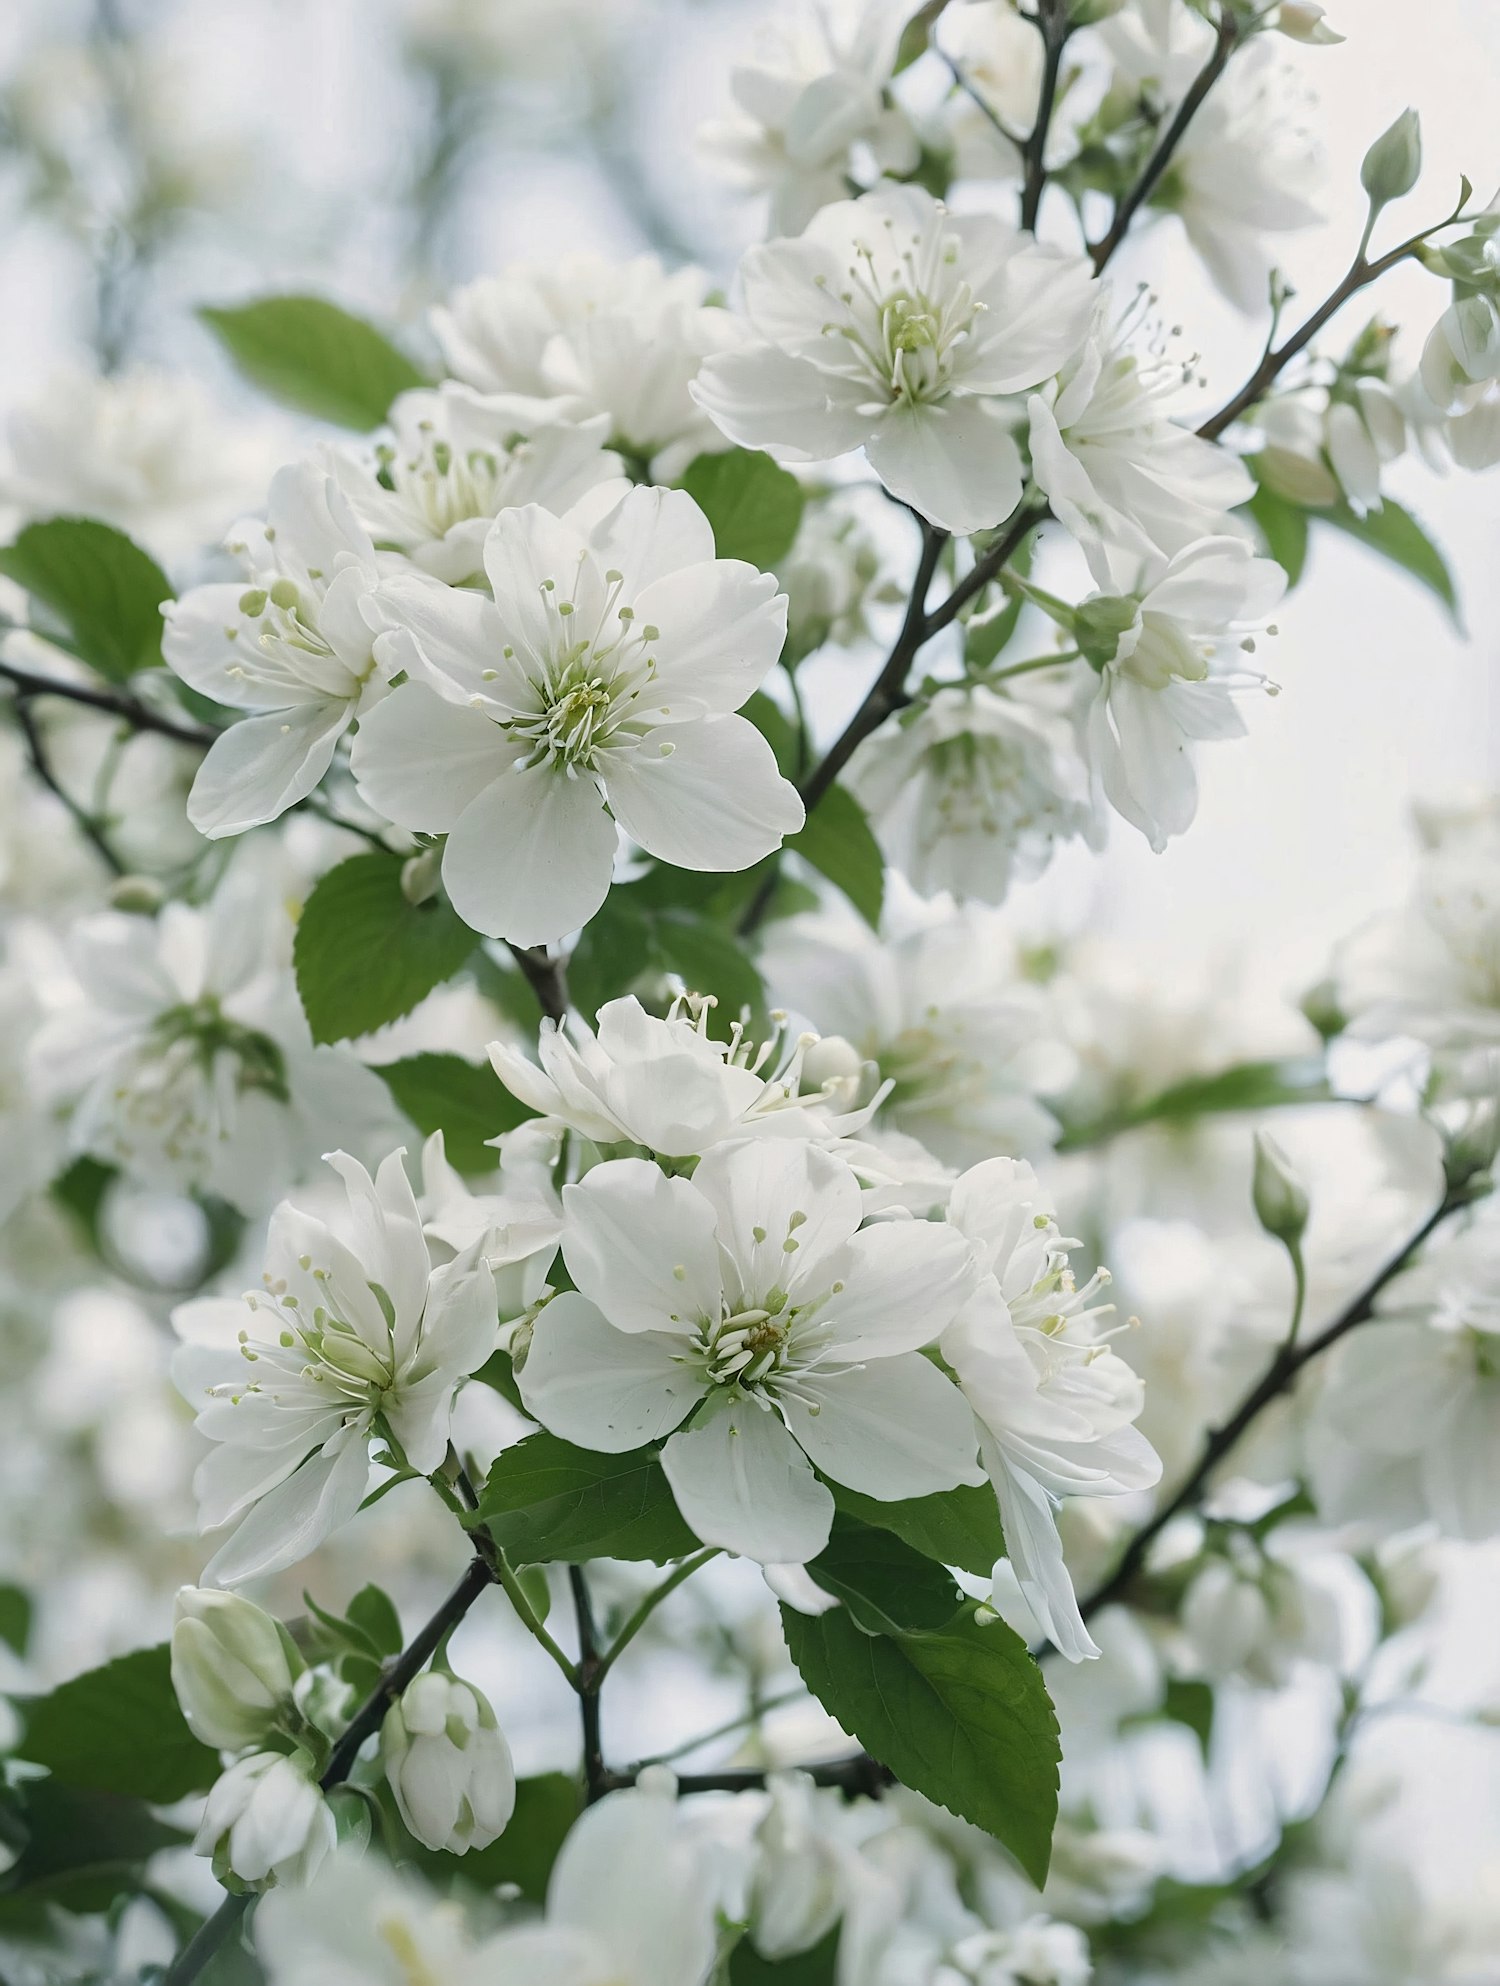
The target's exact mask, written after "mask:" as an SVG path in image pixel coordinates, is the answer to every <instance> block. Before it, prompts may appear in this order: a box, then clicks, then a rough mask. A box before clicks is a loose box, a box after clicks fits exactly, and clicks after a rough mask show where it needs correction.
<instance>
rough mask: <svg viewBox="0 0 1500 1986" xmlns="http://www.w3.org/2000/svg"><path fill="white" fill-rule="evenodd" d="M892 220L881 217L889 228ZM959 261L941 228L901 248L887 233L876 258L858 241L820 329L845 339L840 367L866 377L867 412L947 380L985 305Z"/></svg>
mask: <svg viewBox="0 0 1500 1986" xmlns="http://www.w3.org/2000/svg"><path fill="white" fill-rule="evenodd" d="M894 225H895V224H894V222H890V221H888V222H887V223H886V226H887V228H888V229H890V230H892V232H894ZM893 252H894V266H893V264H892V255H893ZM957 260H958V244H957V242H956V241H955V240H954V239H953V238H952V237H951V236H949V235H946V234H944V233H942V232H940V231H937V232H934V233H932V234H931V235H929V236H926V237H924V236H922V235H916V234H914V235H912V236H911V237H910V239H909V240H908V242H907V243H906V244H905V245H904V246H903V247H901V248H900V249H896V246H895V243H894V240H892V241H891V242H888V243H887V244H886V245H885V250H884V253H883V255H882V256H881V257H880V259H879V261H877V255H876V251H875V249H874V248H873V247H871V246H870V245H869V244H867V243H864V242H861V243H860V244H858V246H857V247H856V249H855V260H854V261H853V262H852V263H851V264H850V265H849V283H848V286H847V287H846V288H844V289H841V290H839V291H838V292H836V295H837V300H838V303H839V306H840V313H841V314H840V315H839V316H838V317H837V318H835V319H833V320H831V321H830V322H829V323H827V324H825V325H824V326H823V335H824V337H825V338H829V339H839V340H842V341H845V342H846V343H847V346H848V360H847V361H846V362H844V363H840V364H838V370H839V371H841V372H852V373H853V374H854V375H855V376H857V377H859V378H861V379H864V380H867V381H868V382H869V384H870V385H871V387H872V388H873V389H874V393H875V398H874V402H873V404H872V406H871V408H870V410H869V411H871V412H872V413H874V412H883V411H884V410H885V409H886V408H887V407H889V406H891V405H896V404H903V403H904V404H906V405H908V406H913V405H921V404H922V403H924V402H927V401H931V400H938V399H941V398H942V397H943V396H944V395H945V394H946V393H947V392H948V391H949V389H950V387H951V386H952V384H953V374H954V368H955V360H956V358H957V356H958V354H959V352H960V350H961V348H962V346H963V345H964V343H965V342H966V340H967V339H968V337H969V334H970V332H971V330H972V328H973V325H974V322H975V320H976V318H977V317H978V316H979V314H980V312H981V310H982V309H983V305H982V304H980V303H978V302H977V301H976V300H975V297H974V293H973V291H972V290H971V289H970V288H969V285H968V284H967V283H965V282H963V281H962V280H961V279H959V278H957V277H956V276H955V275H954V274H953V265H954V264H955V263H956V262H957ZM818 281H819V285H820V287H823V288H825V289H826V288H828V285H827V284H826V282H825V281H824V279H823V278H821V277H820V278H819V279H818ZM829 293H830V295H833V294H835V293H834V292H832V291H831V290H830V292H829Z"/></svg>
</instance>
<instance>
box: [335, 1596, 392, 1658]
mask: <svg viewBox="0 0 1500 1986" xmlns="http://www.w3.org/2000/svg"><path fill="white" fill-rule="evenodd" d="M348 1616H349V1619H350V1620H351V1621H353V1623H354V1625H355V1626H356V1627H357V1628H359V1629H361V1630H362V1631H363V1632H364V1633H365V1634H366V1635H368V1636H369V1639H370V1641H371V1642H372V1644H373V1645H374V1647H375V1650H376V1652H377V1653H378V1654H380V1655H399V1654H400V1653H401V1650H402V1648H403V1647H404V1646H405V1639H404V1637H403V1635H402V1633H401V1616H400V1615H399V1614H398V1613H397V1612H396V1607H395V1602H394V1601H393V1600H392V1599H391V1596H390V1595H389V1594H388V1593H386V1592H383V1591H382V1590H381V1588H380V1587H379V1586H376V1585H374V1584H373V1583H372V1584H371V1585H369V1586H361V1587H360V1589H359V1591H358V1592H357V1593H356V1594H355V1596H354V1598H353V1599H352V1600H351V1601H350V1602H349V1607H348Z"/></svg>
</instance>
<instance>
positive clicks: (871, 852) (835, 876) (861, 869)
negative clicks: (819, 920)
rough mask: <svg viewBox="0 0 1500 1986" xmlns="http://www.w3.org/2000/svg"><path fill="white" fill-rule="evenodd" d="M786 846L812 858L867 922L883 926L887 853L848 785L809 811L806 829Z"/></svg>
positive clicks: (830, 792)
mask: <svg viewBox="0 0 1500 1986" xmlns="http://www.w3.org/2000/svg"><path fill="white" fill-rule="evenodd" d="M786 846H787V847H788V848H790V849H791V850H792V851H793V852H794V853H795V854H797V855H800V856H801V857H802V859H803V860H804V861H805V862H811V864H812V866H813V867H814V868H815V869H816V870H817V871H818V873H819V875H822V876H826V877H827V878H828V880H829V882H830V883H832V884H833V885H834V887H835V888H836V889H840V890H842V891H843V892H844V895H845V896H846V897H848V899H849V901H850V902H851V903H852V904H853V905H854V908H855V909H856V910H857V911H858V912H859V914H860V916H861V917H863V918H864V920H865V922H866V923H867V924H871V925H873V926H875V928H876V929H877V930H878V929H879V926H880V910H881V905H882V904H883V902H884V900H885V857H884V856H883V855H882V854H881V852H880V844H879V843H878V842H877V841H876V839H875V836H874V835H873V834H872V833H871V831H870V823H869V821H868V819H867V818H866V816H865V810H864V808H863V807H862V806H861V805H860V804H859V802H858V800H856V799H855V797H854V795H853V794H852V793H851V792H850V791H849V789H848V787H847V786H830V787H829V789H828V791H827V792H826V793H825V794H824V795H823V797H822V799H821V800H820V801H819V802H818V804H817V806H816V807H814V808H813V810H812V812H811V813H810V814H809V815H808V817H807V825H806V827H804V828H799V829H798V830H797V832H796V833H795V834H790V835H788V836H787V838H786Z"/></svg>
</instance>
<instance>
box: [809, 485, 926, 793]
mask: <svg viewBox="0 0 1500 1986" xmlns="http://www.w3.org/2000/svg"><path fill="white" fill-rule="evenodd" d="M947 542H948V534H947V532H946V531H940V530H939V529H938V528H937V526H936V525H934V524H928V523H927V522H926V521H925V520H924V521H923V523H922V552H921V556H920V558H919V559H918V561H917V572H916V577H915V579H914V580H913V581H912V588H911V597H910V598H909V599H908V601H907V603H906V618H905V620H904V621H903V622H902V624H901V632H900V634H899V635H897V637H896V642H895V646H894V647H893V648H892V649H891V652H890V654H889V655H888V656H887V657H886V659H885V664H884V666H883V668H882V669H881V671H880V674H879V675H878V676H877V677H876V678H875V681H874V682H873V683H872V684H871V685H870V688H869V692H868V693H867V695H866V697H865V700H864V702H863V703H862V704H861V705H860V706H859V709H858V710H857V711H855V713H854V715H853V716H852V717H851V718H850V720H849V722H848V723H847V724H846V725H845V727H844V730H843V732H842V734H841V735H840V737H838V738H837V739H836V740H835V742H834V743H833V744H832V745H831V746H830V747H829V749H828V752H827V754H826V756H825V757H824V759H823V761H822V763H821V764H820V765H819V766H818V767H817V769H816V770H815V771H814V772H813V773H812V775H811V776H810V777H809V778H808V779H807V780H806V781H804V783H803V785H802V788H801V792H802V803H803V805H804V806H805V807H806V808H807V811H808V812H809V813H811V812H812V810H813V808H814V807H816V806H817V804H818V802H819V801H820V800H821V799H822V797H823V795H824V794H825V793H826V792H827V791H828V789H829V788H830V787H831V786H832V785H833V783H834V781H835V780H836V779H837V778H838V776H839V774H840V773H841V772H842V771H843V769H844V767H845V766H846V765H847V764H848V763H849V761H850V759H851V758H852V757H853V756H854V751H855V747H856V746H857V745H859V744H860V743H862V741H863V740H864V739H866V738H868V737H869V735H870V733H871V732H872V731H875V730H878V729H879V727H880V726H881V725H882V724H883V723H884V722H885V720H886V719H887V717H889V716H890V715H891V713H892V711H894V710H899V709H900V707H901V702H902V698H903V694H904V689H905V684H906V678H907V673H908V671H909V670H910V668H911V665H912V663H913V662H914V661H915V660H916V657H917V651H918V650H919V649H920V648H921V647H922V645H923V643H924V642H925V641H926V640H927V639H928V635H929V632H930V631H931V629H932V622H931V620H930V617H929V616H928V614H927V612H926V606H927V593H928V589H929V588H930V586H931V585H932V580H933V575H934V573H936V571H937V567H938V560H939V559H940V558H941V557H942V553H943V547H944V545H946V544H947Z"/></svg>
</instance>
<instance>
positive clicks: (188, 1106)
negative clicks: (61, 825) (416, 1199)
mask: <svg viewBox="0 0 1500 1986" xmlns="http://www.w3.org/2000/svg"><path fill="white" fill-rule="evenodd" d="M274 887H275V878H274V877H273V876H272V875H271V874H270V873H269V872H268V870H267V869H266V868H264V867H261V866H258V865H257V864H256V863H254V862H253V861H242V862H237V863H236V865H235V866H234V867H232V868H231V869H230V871H229V874H228V875H227V876H226V878H225V880H224V881H223V882H222V883H221V884H220V886H219V888H218V889H217V890H216V891H215V893H214V895H213V897H212V898H211V899H210V901H209V902H208V903H207V904H206V905H205V906H204V907H203V908H201V909H198V908H194V907H192V906H190V905H188V904H186V903H181V902H171V903H167V904H165V905H164V906H163V907H162V909H161V910H160V911H159V912H158V914H157V915H156V916H155V917H148V916H144V915H140V914H137V913H129V912H124V911H113V910H107V911H99V912H97V913H96V914H95V915H93V916H92V917H86V918H81V919H80V920H79V921H78V923H77V924H75V925H74V927H73V930H72V932H71V934H70V944H69V947H68V952H67V958H66V968H67V969H66V971H65V972H64V974H63V975H62V976H60V977H59V979H58V980H57V981H56V982H55V984H53V985H52V986H50V987H49V988H48V989H47V994H48V1000H49V1005H50V1006H51V1009H52V1011H51V1012H50V1014H49V1016H48V1018H47V1019H45V1020H44V1022H43V1023H42V1025H41V1026H40V1028H39V1029H38V1030H37V1033H36V1035H35V1037H34V1038H33V1041H32V1043H31V1047H30V1050H29V1057H28V1059H29V1067H30V1078H31V1081H32V1083H33V1084H34V1085H35V1089H36V1093H37V1094H38V1095H39V1096H40V1097H41V1098H42V1099H43V1100H45V1101H47V1102H49V1103H51V1104H52V1105H53V1106H54V1107H58V1106H62V1107H66V1109H67V1110H68V1112H69V1115H68V1119H67V1130H66V1137H67V1143H68V1145H69V1147H70V1149H71V1150H72V1151H73V1152H74V1153H75V1154H76V1153H88V1154H90V1155H91V1156H93V1157H95V1158H98V1159H101V1160H104V1161H106V1162H109V1163H112V1164H116V1165H119V1166H121V1167H123V1169H124V1170H125V1171H126V1172H128V1173H129V1174H130V1175H131V1176H132V1177H133V1178H135V1179H138V1180H141V1181H143V1182H144V1183H146V1184H148V1185H153V1186H164V1187H172V1188H175V1189H177V1190H179V1191H187V1192H206V1193H213V1194H217V1195H218V1196H219V1197H220V1198H222V1199H225V1200H228V1201H230V1202H231V1203H232V1204H233V1205H235V1206H237V1207H240V1208H242V1209H244V1210H245V1211H246V1212H258V1211H260V1210H261V1209H263V1208H264V1207H265V1206H266V1204H267V1202H268V1201H269V1200H270V1199H271V1198H273V1197H274V1195H275V1194H276V1193H277V1192H279V1191H280V1190H282V1188H284V1187H285V1186H286V1185H288V1184H289V1183H291V1182H292V1181H294V1180H296V1179H299V1178H303V1177H305V1176H306V1175H307V1172H308V1170H309V1168H310V1167H311V1166H312V1165H313V1163H314V1162H315V1160H316V1158H317V1156H318V1155H319V1153H320V1152H321V1150H323V1149H325V1148H326V1145H327V1142H328V1140H329V1138H330V1137H331V1136H339V1137H343V1138H346V1139H348V1140H349V1141H350V1142H351V1143H355V1142H357V1143H358V1144H359V1145H360V1146H366V1145H368V1144H369V1143H370V1142H371V1141H373V1140H374V1139H375V1138H377V1137H381V1136H388V1135H389V1134H390V1133H391V1132H392V1131H393V1130H394V1129H395V1127H396V1125H397V1124H398V1123H399V1119H397V1118H396V1117H395V1116H394V1114H393V1112H392V1109H391V1103H390V1096H389V1093H388V1092H387V1091H386V1089H385V1085H384V1084H383V1083H382V1082H381V1081H380V1079H379V1078H378V1077H377V1076H375V1075H373V1074H372V1073H371V1072H370V1071H369V1070H367V1069H365V1068H364V1067H363V1066H362V1065H361V1064H360V1063H359V1062H358V1061H357V1060H356V1059H355V1057H354V1056H353V1055H352V1054H351V1053H350V1051H349V1050H348V1049H347V1048H345V1047H341V1046H340V1047H315V1046H314V1045H313V1041H312V1037H311V1035H310V1033H309V1031H308V1026H307V1021H306V1019H305V1018H304V1016H303V1013H302V1008H301V1005H300V1003H299V1001H298V999H297V994H296V990H295V988H294V986H293V984H292V976H291V972H290V968H289V954H290V945H291V928H290V923H289V920H287V918H286V915H285V912H284V910H283V909H282V907H281V906H280V904H278V903H277V902H276V900H275V897H274V894H273V891H274Z"/></svg>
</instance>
